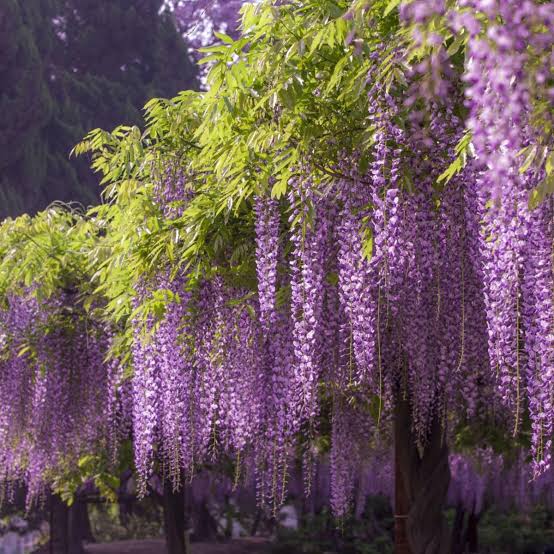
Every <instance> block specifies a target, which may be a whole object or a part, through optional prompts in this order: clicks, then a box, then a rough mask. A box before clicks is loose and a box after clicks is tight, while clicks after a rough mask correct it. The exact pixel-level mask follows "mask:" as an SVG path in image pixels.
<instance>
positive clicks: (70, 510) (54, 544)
mask: <svg viewBox="0 0 554 554" xmlns="http://www.w3.org/2000/svg"><path fill="white" fill-rule="evenodd" d="M48 504H49V511H50V540H49V542H48V545H47V547H46V548H45V549H42V552H48V554H83V553H84V547H83V540H84V539H85V538H87V533H89V534H90V536H92V533H91V530H90V522H89V520H88V513H87V505H86V503H85V502H84V501H83V500H81V499H79V498H76V499H75V502H74V503H73V504H72V505H71V507H68V506H67V504H66V503H65V502H64V501H63V500H62V499H61V498H60V497H59V496H57V495H55V494H51V495H50V499H49V502H48Z"/></svg>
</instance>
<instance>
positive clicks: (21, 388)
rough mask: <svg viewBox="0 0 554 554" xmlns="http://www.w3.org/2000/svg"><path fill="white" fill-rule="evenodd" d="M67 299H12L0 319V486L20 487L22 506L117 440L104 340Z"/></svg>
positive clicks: (100, 327) (98, 327) (113, 368)
mask: <svg viewBox="0 0 554 554" xmlns="http://www.w3.org/2000/svg"><path fill="white" fill-rule="evenodd" d="M74 296H75V295H74V294H73V293H60V294H59V295H58V296H56V297H52V298H50V299H49V300H47V301H39V300H37V299H36V298H35V297H33V296H32V295H31V293H30V292H29V293H28V294H27V295H25V296H23V297H16V296H12V297H10V298H9V299H8V307H7V308H5V309H3V310H2V311H1V313H0V318H1V323H0V329H1V336H2V356H1V361H0V375H1V379H0V399H1V402H2V410H1V412H0V468H1V469H0V472H1V473H0V481H2V482H13V481H23V482H25V483H26V484H27V486H28V500H29V501H32V500H34V499H36V497H37V495H39V494H40V493H42V492H43V488H44V487H45V486H47V485H48V484H49V483H50V482H51V480H52V479H53V478H54V477H55V476H57V475H59V474H60V473H61V474H63V472H64V471H68V470H71V469H72V465H71V464H72V463H73V462H72V461H75V460H78V459H79V458H80V457H81V456H83V455H85V454H90V453H95V452H98V451H103V450H108V449H109V444H108V443H109V442H110V441H111V440H112V439H113V434H114V433H117V432H118V424H117V413H118V408H117V407H116V401H115V400H114V397H115V391H116V389H115V380H116V379H115V378H114V375H113V374H114V373H117V371H118V368H117V364H114V363H112V364H106V363H105V357H106V354H107V351H108V348H109V346H110V341H111V333H110V332H109V330H108V329H106V327H105V325H104V324H100V323H98V322H95V321H93V320H89V319H88V317H87V316H86V314H85V313H84V312H83V311H82V310H79V309H78V307H77V306H76V303H75V298H74Z"/></svg>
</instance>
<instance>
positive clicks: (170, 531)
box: [162, 479, 191, 554]
mask: <svg viewBox="0 0 554 554" xmlns="http://www.w3.org/2000/svg"><path fill="white" fill-rule="evenodd" d="M184 491H186V486H183V488H182V489H181V490H178V491H174V490H173V486H172V484H171V482H170V481H169V480H167V479H166V480H165V481H164V490H163V499H162V502H163V511H164V528H165V540H166V545H167V554H190V552H191V550H190V540H189V527H190V518H189V517H188V512H189V511H188V509H187V508H188V502H186V500H188V499H187V498H186V495H185V492H184Z"/></svg>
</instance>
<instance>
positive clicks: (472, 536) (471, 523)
mask: <svg viewBox="0 0 554 554" xmlns="http://www.w3.org/2000/svg"><path fill="white" fill-rule="evenodd" d="M479 519H480V516H478V515H477V514H475V513H473V512H472V513H471V514H469V517H468V520H467V529H466V540H465V542H466V544H467V551H468V552H471V553H472V554H474V553H477V552H479Z"/></svg>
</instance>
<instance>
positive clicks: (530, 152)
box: [519, 145, 537, 173]
mask: <svg viewBox="0 0 554 554" xmlns="http://www.w3.org/2000/svg"><path fill="white" fill-rule="evenodd" d="M522 153H525V154H526V156H525V161H524V162H523V165H522V166H521V167H520V168H519V172H520V173H525V172H526V171H527V170H528V169H529V168H530V167H531V164H532V163H533V161H534V159H535V156H536V155H537V146H536V145H533V146H529V147H527V148H524V150H523V151H522Z"/></svg>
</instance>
